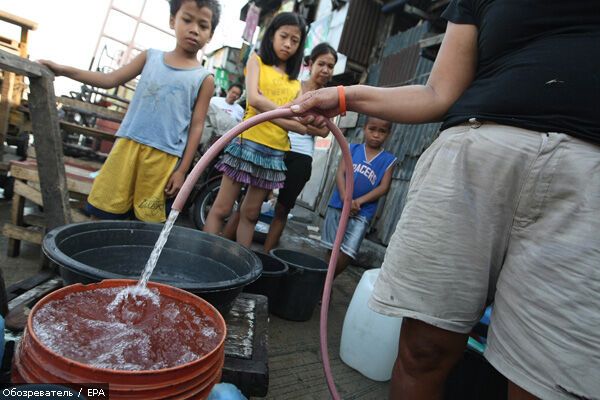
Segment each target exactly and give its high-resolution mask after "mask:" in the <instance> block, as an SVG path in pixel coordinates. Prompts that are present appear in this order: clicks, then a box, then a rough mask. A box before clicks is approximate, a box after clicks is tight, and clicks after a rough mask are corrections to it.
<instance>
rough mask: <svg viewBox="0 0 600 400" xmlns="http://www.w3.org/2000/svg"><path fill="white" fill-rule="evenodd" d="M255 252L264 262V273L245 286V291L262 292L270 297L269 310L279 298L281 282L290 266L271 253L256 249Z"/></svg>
mask: <svg viewBox="0 0 600 400" xmlns="http://www.w3.org/2000/svg"><path fill="white" fill-rule="evenodd" d="M254 254H256V256H257V257H258V258H259V259H260V261H261V263H262V267H263V270H262V274H261V276H260V278H258V279H257V280H255V281H254V282H252V283H251V284H249V285H248V286H246V287H245V288H244V292H247V293H254V294H262V295H264V296H267V297H268V299H269V310H271V309H272V307H273V304H275V303H276V302H277V301H278V299H279V296H280V294H279V292H280V289H281V282H282V280H283V277H284V276H285V275H286V274H287V273H288V266H287V264H286V263H284V262H283V261H281V260H278V259H277V258H275V257H273V256H270V255H269V254H265V253H261V252H258V251H255V252H254Z"/></svg>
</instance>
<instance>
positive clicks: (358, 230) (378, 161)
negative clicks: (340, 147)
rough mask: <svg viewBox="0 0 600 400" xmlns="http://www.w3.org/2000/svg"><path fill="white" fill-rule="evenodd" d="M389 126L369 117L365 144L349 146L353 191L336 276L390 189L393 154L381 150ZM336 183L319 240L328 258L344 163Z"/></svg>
mask: <svg viewBox="0 0 600 400" xmlns="http://www.w3.org/2000/svg"><path fill="white" fill-rule="evenodd" d="M391 128H392V123H391V122H389V121H384V120H382V119H378V118H374V117H368V118H367V121H366V122H365V125H364V128H363V130H364V135H365V141H364V143H360V144H358V143H353V144H351V145H350V154H351V155H352V164H353V170H354V191H353V192H352V208H351V210H350V219H349V220H348V226H347V227H346V232H345V234H344V240H343V241H342V248H341V252H340V256H339V258H338V260H337V265H336V269H335V276H338V275H339V274H340V273H342V271H344V270H345V269H346V267H347V266H348V265H349V264H350V262H351V261H352V260H354V259H355V258H356V255H357V254H358V249H359V248H360V244H361V243H362V240H363V239H364V237H365V235H366V233H367V229H368V228H369V223H370V222H371V220H372V219H373V217H374V216H375V212H376V211H377V202H378V200H379V198H380V197H381V196H383V195H385V194H386V193H387V192H388V190H389V189H390V184H391V182H392V170H393V166H394V164H395V163H396V157H395V156H394V155H393V154H391V153H389V152H387V151H385V150H383V147H382V146H383V143H384V142H385V140H386V139H387V137H388V136H389V134H390V130H391ZM336 183H337V189H336V190H334V192H333V195H332V196H331V200H330V201H329V206H328V208H327V213H326V215H325V221H324V223H323V229H322V232H323V233H322V236H321V243H322V244H323V245H324V246H325V247H327V248H328V249H329V251H328V254H327V258H328V259H329V257H331V249H332V247H333V242H334V240H335V234H336V232H337V228H338V226H339V224H340V216H341V214H342V206H343V199H344V193H345V188H346V181H345V168H344V163H343V162H340V165H339V167H338V170H337V174H336Z"/></svg>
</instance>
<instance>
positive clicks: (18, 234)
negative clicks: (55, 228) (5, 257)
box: [2, 223, 44, 244]
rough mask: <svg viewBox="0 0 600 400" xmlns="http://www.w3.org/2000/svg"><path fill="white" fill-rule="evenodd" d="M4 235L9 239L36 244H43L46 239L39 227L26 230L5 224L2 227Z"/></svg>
mask: <svg viewBox="0 0 600 400" xmlns="http://www.w3.org/2000/svg"><path fill="white" fill-rule="evenodd" d="M2 234H3V235H4V236H6V237H8V238H12V239H18V240H25V241H26V242H31V243H35V244H42V240H43V239H44V232H42V231H41V229H39V228H37V227H30V228H25V227H23V226H16V225H13V224H9V223H6V224H4V226H3V227H2Z"/></svg>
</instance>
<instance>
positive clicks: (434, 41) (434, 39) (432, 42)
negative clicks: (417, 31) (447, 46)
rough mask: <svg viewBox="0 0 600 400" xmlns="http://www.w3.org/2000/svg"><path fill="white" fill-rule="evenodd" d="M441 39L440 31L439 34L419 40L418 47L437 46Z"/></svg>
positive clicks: (442, 37) (442, 38)
mask: <svg viewBox="0 0 600 400" xmlns="http://www.w3.org/2000/svg"><path fill="white" fill-rule="evenodd" d="M442 40H444V34H443V33H440V34H439V35H435V36H431V37H428V38H425V39H421V40H419V47H420V48H422V49H423V48H425V47H431V46H437V45H439V44H441V43H442Z"/></svg>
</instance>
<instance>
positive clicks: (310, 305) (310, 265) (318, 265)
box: [270, 249, 327, 321]
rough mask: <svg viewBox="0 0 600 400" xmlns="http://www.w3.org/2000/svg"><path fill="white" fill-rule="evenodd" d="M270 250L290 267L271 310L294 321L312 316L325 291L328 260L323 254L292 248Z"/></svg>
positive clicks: (305, 319) (304, 319)
mask: <svg viewBox="0 0 600 400" xmlns="http://www.w3.org/2000/svg"><path fill="white" fill-rule="evenodd" d="M270 254H271V255H272V256H273V257H275V258H276V259H278V260H280V261H283V262H284V263H286V264H287V265H288V267H289V271H288V273H287V274H286V275H285V276H284V277H283V279H282V282H281V288H280V292H279V296H277V299H276V301H275V302H273V306H272V307H271V312H272V313H273V314H275V315H277V316H278V317H281V318H284V319H288V320H291V321H307V320H309V319H310V318H311V317H312V314H313V311H314V309H315V307H316V305H317V303H318V302H319V299H320V298H321V293H322V292H323V286H324V285H325V277H326V276H327V263H326V262H325V261H324V260H322V259H320V258H317V257H314V256H310V255H308V254H306V253H301V252H299V251H294V250H288V249H273V250H271V253H270Z"/></svg>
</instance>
